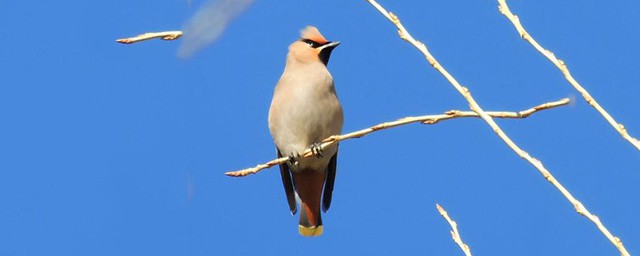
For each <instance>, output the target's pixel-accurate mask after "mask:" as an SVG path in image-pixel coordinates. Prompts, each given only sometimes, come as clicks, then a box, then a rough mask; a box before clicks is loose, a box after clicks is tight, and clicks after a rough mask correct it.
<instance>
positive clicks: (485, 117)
mask: <svg viewBox="0 0 640 256" xmlns="http://www.w3.org/2000/svg"><path fill="white" fill-rule="evenodd" d="M367 1H368V2H369V3H370V4H371V5H373V6H374V7H375V8H376V9H377V10H378V11H379V12H380V13H382V15H384V16H385V17H386V18H387V19H388V20H389V21H391V22H392V23H393V24H394V25H395V26H396V28H397V29H398V33H399V35H400V38H402V39H404V40H405V41H406V42H408V43H410V44H411V45H413V46H414V47H416V48H417V49H418V50H419V51H420V52H421V53H422V54H423V55H424V56H425V57H426V58H427V61H428V62H429V64H431V66H433V67H434V68H435V69H436V70H438V71H439V72H440V73H441V74H442V75H443V76H444V77H445V78H446V79H447V80H448V81H449V83H451V85H453V87H455V88H456V90H458V92H459V93H460V94H462V96H463V97H464V98H465V99H466V100H467V102H468V103H469V107H470V108H471V110H473V111H474V112H476V113H478V114H479V115H480V117H481V118H482V119H483V120H484V121H485V122H486V123H487V124H488V125H489V126H491V128H492V129H493V132H494V133H496V135H498V137H500V138H501V139H502V140H503V141H504V142H505V143H506V144H507V145H508V146H509V147H510V148H511V149H512V150H513V151H514V152H515V153H516V154H518V156H520V157H521V158H523V159H525V160H526V161H527V162H529V163H530V164H531V165H533V166H534V167H535V168H536V169H537V170H538V171H539V172H540V174H542V176H544V178H545V179H546V180H547V181H549V182H550V183H551V184H552V185H553V186H555V187H556V188H557V189H558V190H559V191H560V193H562V195H564V197H565V198H567V200H569V202H571V204H573V206H574V207H575V209H576V211H577V212H578V213H579V214H581V215H583V216H585V217H587V218H588V219H589V220H591V221H592V222H593V223H595V224H596V226H597V227H598V229H600V231H601V232H602V233H603V234H604V235H605V236H606V237H607V238H608V239H609V240H610V241H611V242H612V243H613V244H614V245H615V246H616V247H617V248H618V249H619V250H620V252H621V253H622V255H628V253H627V251H626V249H624V247H623V246H622V242H621V241H620V239H619V238H617V237H615V236H613V235H611V233H610V232H609V231H608V230H607V228H606V227H605V226H604V225H603V224H602V223H601V222H600V220H599V219H598V218H597V217H596V216H595V215H593V214H591V213H590V212H589V211H588V210H587V208H586V207H585V206H584V205H583V204H582V203H580V201H578V200H577V199H576V198H575V197H573V195H572V194H571V193H570V192H569V191H568V190H567V189H566V188H565V187H564V186H563V185H562V184H561V183H560V182H559V181H558V180H556V179H555V178H554V177H553V175H551V172H549V171H548V170H547V168H545V167H544V165H543V164H542V162H540V160H538V159H536V158H534V157H532V156H531V155H529V153H527V152H525V151H524V150H522V149H521V148H520V147H519V146H518V145H516V144H515V142H513V140H511V138H509V137H508V136H507V134H505V133H504V131H502V129H501V128H500V127H499V126H498V124H496V122H495V121H494V120H493V119H492V118H491V117H490V116H489V115H488V114H487V113H485V112H484V111H483V110H482V108H481V107H480V106H479V105H478V103H477V102H476V101H475V99H474V98H473V97H472V96H471V93H470V92H469V89H467V88H466V87H463V86H462V85H460V84H459V83H458V81H457V80H456V79H455V78H454V77H453V76H451V74H449V72H447V71H446V70H445V69H444V68H443V67H442V65H440V63H438V61H437V60H436V59H435V58H434V57H433V55H431V53H430V52H429V50H428V49H427V47H426V46H425V44H423V43H422V42H420V41H418V40H416V39H414V38H413V36H411V34H409V32H408V31H407V30H406V29H405V28H404V26H403V25H402V23H401V22H400V20H399V19H398V17H397V16H396V15H395V14H393V13H391V12H389V11H387V10H385V9H384V8H383V7H382V6H381V5H380V4H378V3H377V2H376V1H375V0H367Z"/></svg>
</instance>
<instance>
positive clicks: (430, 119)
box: [225, 98, 569, 177]
mask: <svg viewBox="0 0 640 256" xmlns="http://www.w3.org/2000/svg"><path fill="white" fill-rule="evenodd" d="M568 103H569V99H568V98H564V99H561V100H558V101H553V102H548V103H544V104H540V105H538V106H535V107H533V108H530V109H527V110H523V111H520V112H487V114H489V115H491V116H493V117H496V118H526V117H528V116H530V115H531V114H533V113H535V112H537V111H540V110H545V109H550V108H555V107H559V106H564V105H567V104H568ZM461 117H480V116H479V115H478V114H477V113H475V112H473V111H460V110H450V111H447V112H445V113H444V114H440V115H425V116H415V117H405V118H400V119H398V120H396V121H391V122H386V123H381V124H378V125H374V126H371V127H369V128H366V129H362V130H359V131H355V132H352V133H347V134H344V135H334V136H331V137H329V138H326V139H324V140H323V141H322V144H321V147H322V148H326V147H328V146H329V145H331V144H334V143H338V142H340V141H343V140H348V139H355V138H360V137H363V136H365V135H367V134H369V133H372V132H375V131H379V130H384V129H389V128H393V127H397V126H401V125H406V124H410V123H423V124H435V123H437V122H440V121H442V120H449V119H453V118H461ZM312 155H313V154H312V153H311V149H307V150H305V151H304V152H303V153H302V157H310V156H312ZM288 160H289V157H281V158H277V159H274V160H271V161H269V162H267V163H264V164H259V165H257V166H256V167H253V168H247V169H244V170H240V171H235V172H227V173H225V174H226V175H228V176H232V177H243V176H247V175H249V174H256V173H258V172H259V171H261V170H263V169H267V168H271V167H273V166H275V165H279V164H284V163H286V162H287V161H288Z"/></svg>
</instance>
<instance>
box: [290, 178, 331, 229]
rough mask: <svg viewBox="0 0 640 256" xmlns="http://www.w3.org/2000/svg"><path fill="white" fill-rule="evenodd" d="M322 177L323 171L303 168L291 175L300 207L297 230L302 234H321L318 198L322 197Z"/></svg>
mask: <svg viewBox="0 0 640 256" xmlns="http://www.w3.org/2000/svg"><path fill="white" fill-rule="evenodd" d="M324 179H325V173H324V172H319V171H315V170H311V169H308V170H303V171H301V172H299V173H294V175H293V180H294V183H295V186H296V190H297V192H298V197H299V198H300V208H301V209H300V210H301V211H300V225H299V226H298V232H299V233H300V234H301V235H303V236H319V235H322V218H321V217H320V199H321V197H322V186H323V184H324Z"/></svg>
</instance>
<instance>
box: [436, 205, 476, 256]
mask: <svg viewBox="0 0 640 256" xmlns="http://www.w3.org/2000/svg"><path fill="white" fill-rule="evenodd" d="M436 208H438V212H440V215H442V217H444V219H445V220H447V222H449V225H450V226H451V238H452V239H453V241H454V242H455V243H456V244H458V246H460V249H462V251H463V252H464V255H466V256H471V248H469V246H468V245H467V244H465V243H464V242H463V241H462V237H460V232H458V223H456V222H455V221H453V220H452V219H451V218H450V217H449V214H447V211H445V210H444V208H442V206H440V205H439V204H436Z"/></svg>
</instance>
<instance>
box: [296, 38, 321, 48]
mask: <svg viewBox="0 0 640 256" xmlns="http://www.w3.org/2000/svg"><path fill="white" fill-rule="evenodd" d="M300 41H302V42H305V43H306V44H307V45H308V46H309V47H311V48H318V47H320V46H321V44H319V43H317V42H315V41H313V40H311V39H301V40H300Z"/></svg>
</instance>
